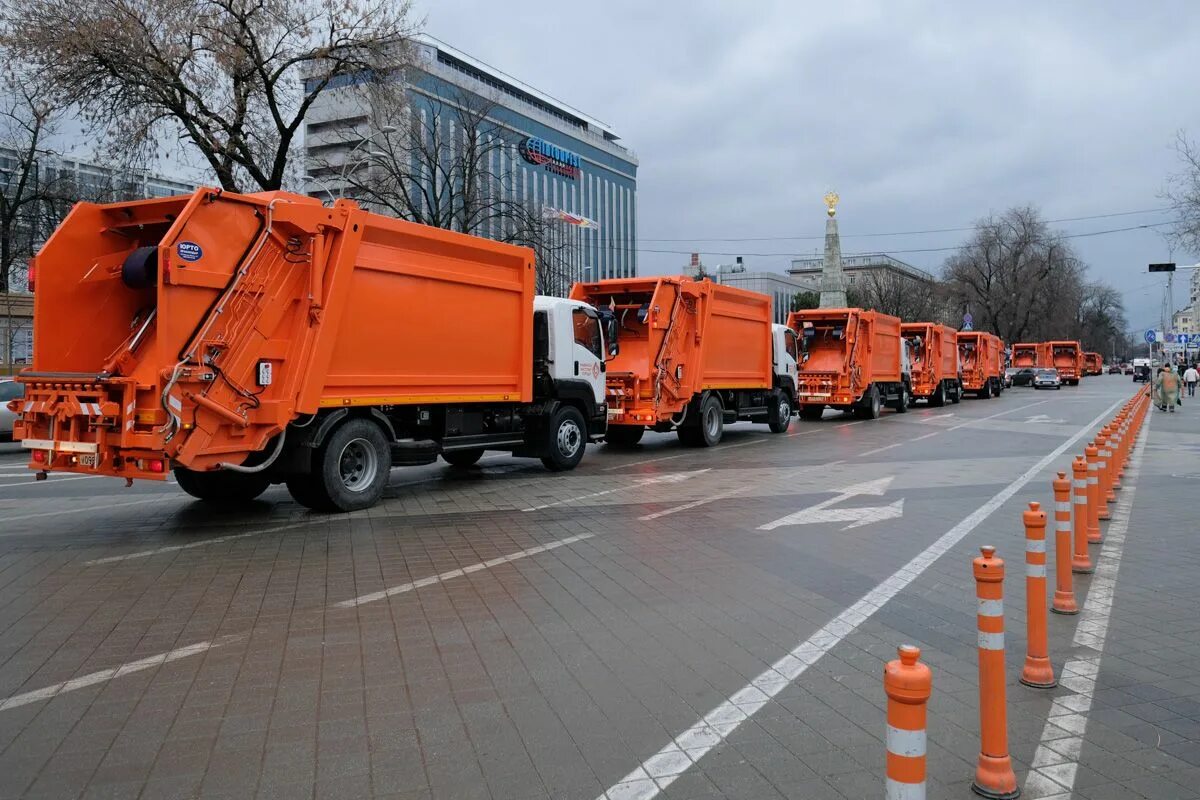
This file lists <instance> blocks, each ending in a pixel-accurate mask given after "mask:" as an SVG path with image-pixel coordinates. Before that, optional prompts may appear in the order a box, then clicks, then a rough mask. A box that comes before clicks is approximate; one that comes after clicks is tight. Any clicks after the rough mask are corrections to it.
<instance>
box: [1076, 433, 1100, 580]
mask: <svg viewBox="0 0 1200 800" xmlns="http://www.w3.org/2000/svg"><path fill="white" fill-rule="evenodd" d="M1071 477H1072V478H1073V480H1072V482H1071V483H1072V485H1073V486H1074V490H1073V491H1074V493H1075V556H1074V557H1073V558H1072V559H1071V572H1081V573H1087V572H1094V571H1095V570H1094V568H1093V567H1092V559H1091V557H1090V556H1089V555H1088V548H1087V546H1088V531H1087V527H1088V523H1087V519H1088V501H1087V488H1088V483H1087V462H1086V461H1084V460H1083V458H1081V457H1080V456H1075V460H1074V461H1072V462H1071Z"/></svg>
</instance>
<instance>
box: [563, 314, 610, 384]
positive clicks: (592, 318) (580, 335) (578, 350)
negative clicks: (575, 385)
mask: <svg viewBox="0 0 1200 800" xmlns="http://www.w3.org/2000/svg"><path fill="white" fill-rule="evenodd" d="M571 330H572V333H573V334H574V340H575V342H574V344H573V345H572V346H571V351H572V352H571V359H572V361H573V362H574V363H573V373H574V374H573V376H572V377H574V378H575V379H576V380H581V381H586V382H587V383H588V384H589V385H590V386H591V387H592V398H593V399H594V400H595V401H596V404H597V405H599V404H601V403H603V402H604V399H605V396H604V373H605V365H604V334H603V333H602V332H601V326H600V315H599V314H597V313H596V311H595V309H592V308H589V307H587V306H576V307H575V308H573V309H571Z"/></svg>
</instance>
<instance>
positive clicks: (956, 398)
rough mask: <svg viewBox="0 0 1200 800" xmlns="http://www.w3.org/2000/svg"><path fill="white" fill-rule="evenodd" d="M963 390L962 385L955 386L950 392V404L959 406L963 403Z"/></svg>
mask: <svg viewBox="0 0 1200 800" xmlns="http://www.w3.org/2000/svg"><path fill="white" fill-rule="evenodd" d="M962 396H963V388H962V384H961V383H956V384H954V388H953V389H951V390H950V402H951V403H953V404H954V405H958V404H959V403H961V402H962Z"/></svg>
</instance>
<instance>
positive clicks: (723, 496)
mask: <svg viewBox="0 0 1200 800" xmlns="http://www.w3.org/2000/svg"><path fill="white" fill-rule="evenodd" d="M844 463H845V461H843V460H838V461H830V462H829V463H827V464H808V465H806V466H803V467H800V468H799V469H797V470H793V471H792V472H789V473H787V474H785V475H783V476H782V477H781V478H780V480H782V481H784V482H786V481H789V480H792V479H794V478H796V477H797V476H799V475H803V474H804V473H805V472H811V471H812V470H818V469H828V468H829V467H836V466H837V465H839V464H844ZM752 488H755V487H754V486H753V485H750V484H743V485H742V486H739V487H737V488H736V489H730V490H729V491H727V492H720V493H719V494H715V495H712V496H711V497H705V498H703V499H701V500H693V501H691V502H690V503H683V504H682V505H678V506H672V507H671V508H664V509H663V510H662V511H655V512H654V513H653V514H646V515H645V516H642V517H638V522H649V521H650V520H652V519H659V518H660V517H669V516H671V515H672V514H678V513H679V512H680V511H688V510H690V509H693V508H698V507H700V506H702V505H706V504H708V503H713V502H716V501H717V500H728V499H729V498H730V497H734V496H735V495H738V494H740V493H742V492H744V491H746V490H747V489H752Z"/></svg>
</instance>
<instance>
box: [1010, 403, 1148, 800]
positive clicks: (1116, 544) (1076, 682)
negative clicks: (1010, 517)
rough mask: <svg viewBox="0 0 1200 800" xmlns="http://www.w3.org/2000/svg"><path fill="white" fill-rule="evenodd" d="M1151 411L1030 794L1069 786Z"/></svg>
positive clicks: (1036, 760)
mask: <svg viewBox="0 0 1200 800" xmlns="http://www.w3.org/2000/svg"><path fill="white" fill-rule="evenodd" d="M1152 416H1153V415H1147V417H1146V426H1145V428H1144V429H1143V430H1142V437H1141V440H1140V441H1139V442H1138V445H1137V447H1135V448H1134V451H1133V455H1132V456H1131V457H1130V459H1129V469H1128V470H1126V478H1125V480H1124V481H1122V485H1123V486H1124V487H1125V488H1124V490H1123V491H1122V492H1121V496H1120V499H1119V500H1118V501H1117V505H1116V507H1115V508H1114V509H1113V514H1112V520H1111V521H1110V522H1109V523H1108V529H1107V530H1106V531H1105V533H1104V546H1103V547H1102V548H1101V550H1100V556H1099V558H1098V560H1097V564H1096V572H1095V573H1094V574H1093V576H1092V583H1091V586H1090V588H1089V589H1088V592H1087V598H1086V599H1085V601H1084V606H1083V608H1082V609H1081V610H1080V612H1079V624H1078V625H1077V626H1076V628H1075V639H1074V642H1073V644H1074V646H1075V647H1078V648H1086V649H1087V650H1089V651H1091V652H1089V653H1087V654H1086V655H1080V656H1076V657H1075V658H1073V659H1071V660H1070V661H1067V662H1066V663H1065V664H1063V667H1062V673H1061V674H1060V675H1059V680H1058V685H1059V686H1062V687H1063V688H1066V689H1070V690H1071V691H1073V692H1075V694H1071V695H1063V696H1059V697H1055V698H1054V701H1053V703H1052V704H1051V706H1050V713H1049V714H1048V715H1047V717H1046V724H1045V726H1044V727H1043V728H1042V738H1041V740H1040V741H1039V743H1038V748H1037V750H1036V751H1035V752H1034V754H1033V761H1032V763H1031V764H1030V767H1031V769H1030V770H1029V774H1028V775H1027V776H1026V778H1025V795H1026V797H1028V798H1030V800H1038V798H1049V797H1065V796H1067V794H1069V793H1070V792H1071V791H1073V790H1074V788H1075V775H1076V773H1077V772H1078V770H1079V753H1080V751H1081V749H1082V748H1083V738H1084V734H1085V733H1087V725H1088V713H1089V712H1090V711H1091V710H1092V701H1093V700H1094V698H1095V694H1096V677H1097V676H1098V675H1099V674H1100V659H1101V658H1102V657H1103V656H1104V642H1105V639H1106V638H1107V636H1108V623H1109V615H1110V613H1111V612H1112V604H1113V595H1114V593H1115V592H1116V588H1117V571H1118V570H1119V569H1120V568H1121V554H1122V552H1123V551H1124V547H1125V535H1126V534H1127V533H1128V532H1129V517H1130V514H1131V512H1132V511H1133V498H1134V495H1135V494H1136V492H1137V476H1138V470H1139V468H1140V466H1141V463H1142V450H1143V448H1144V447H1145V444H1146V437H1147V435H1148V432H1149V429H1150V418H1151V417H1152Z"/></svg>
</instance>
